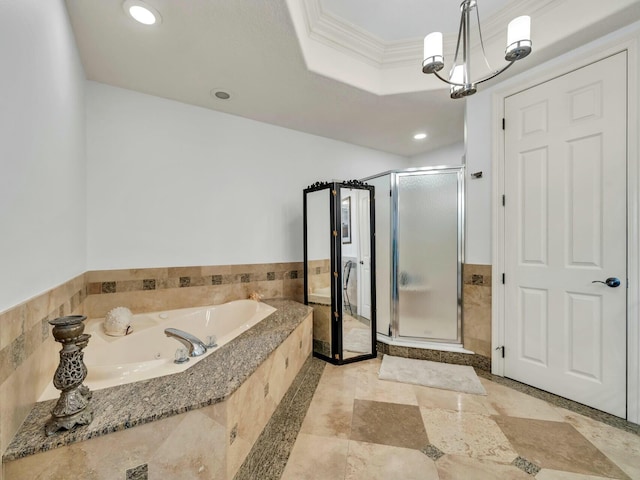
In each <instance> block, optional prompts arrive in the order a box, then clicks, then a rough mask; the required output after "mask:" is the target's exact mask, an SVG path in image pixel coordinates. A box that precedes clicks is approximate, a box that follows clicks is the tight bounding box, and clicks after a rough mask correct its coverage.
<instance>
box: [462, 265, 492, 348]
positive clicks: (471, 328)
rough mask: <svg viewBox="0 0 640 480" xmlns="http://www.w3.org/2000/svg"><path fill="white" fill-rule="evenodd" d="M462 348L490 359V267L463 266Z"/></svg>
mask: <svg viewBox="0 0 640 480" xmlns="http://www.w3.org/2000/svg"><path fill="white" fill-rule="evenodd" d="M462 288H463V291H462V295H463V301H464V306H463V315H464V320H463V324H462V329H463V331H462V338H463V343H464V347H465V348H466V349H468V350H472V351H473V352H475V353H476V354H478V355H483V356H485V357H488V358H491V265H473V264H468V263H466V264H464V267H463V286H462Z"/></svg>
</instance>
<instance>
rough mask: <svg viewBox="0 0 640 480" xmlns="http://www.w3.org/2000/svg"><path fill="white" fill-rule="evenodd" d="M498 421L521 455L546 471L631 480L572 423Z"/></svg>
mask: <svg viewBox="0 0 640 480" xmlns="http://www.w3.org/2000/svg"><path fill="white" fill-rule="evenodd" d="M494 420H495V421H496V423H497V424H498V425H499V426H500V428H501V429H502V431H503V432H504V434H505V435H506V436H507V438H508V439H509V441H510V442H511V444H512V445H513V447H514V448H515V449H516V451H517V452H518V454H519V455H520V456H522V457H524V458H526V459H527V460H529V461H530V462H533V463H535V464H536V465H539V466H540V467H542V468H549V469H552V470H560V471H566V472H574V473H583V474H586V475H600V476H604V477H613V478H624V479H627V478H629V477H628V476H627V475H625V474H624V472H622V470H620V469H619V468H618V467H617V466H616V465H615V464H614V463H613V462H611V461H610V460H609V459H608V458H607V457H606V456H605V455H604V454H603V453H602V452H600V451H599V450H598V449H597V448H596V447H594V446H593V444H592V443H590V442H589V441H588V440H587V439H586V438H584V437H583V436H582V435H581V434H580V433H579V432H578V431H577V430H576V429H575V428H573V427H572V426H571V425H569V424H568V423H564V422H550V421H546V420H533V419H530V418H516V417H494Z"/></svg>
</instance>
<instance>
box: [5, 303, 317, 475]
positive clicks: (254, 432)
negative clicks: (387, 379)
mask: <svg viewBox="0 0 640 480" xmlns="http://www.w3.org/2000/svg"><path fill="white" fill-rule="evenodd" d="M311 329H312V318H311V315H309V316H308V317H307V318H306V319H305V320H304V321H303V323H301V324H300V325H299V326H298V327H297V328H296V329H295V330H294V331H293V333H292V334H291V335H290V336H289V337H288V338H287V339H286V340H285V341H284V342H283V343H282V344H281V345H280V346H279V347H278V348H277V349H276V350H275V351H274V352H273V353H272V354H271V355H270V356H269V357H268V358H267V360H265V362H264V363H263V364H262V365H261V366H260V367H259V368H258V370H256V371H255V372H254V373H253V374H252V375H251V376H250V377H249V378H248V379H247V381H245V382H244V383H243V385H242V386H241V387H240V388H239V389H238V390H236V391H235V392H234V393H233V394H232V395H231V396H230V397H229V398H228V399H227V400H226V401H224V402H222V403H219V404H215V405H211V406H208V407H205V408H201V409H198V410H193V411H190V412H187V413H183V414H181V415H176V416H173V417H170V418H166V419H163V420H159V421H156V422H152V423H148V424H145V425H140V426H137V427H134V428H130V429H127V430H123V431H120V432H116V433H112V434H109V435H105V436H101V437H97V438H94V439H91V440H88V441H85V442H80V443H76V444H73V445H70V446H65V447H60V448H57V449H54V450H50V451H48V452H44V453H39V454H36V455H31V456H28V457H25V458H22V459H19V460H15V461H13V462H9V463H7V464H5V465H4V467H5V475H6V478H7V479H12V480H22V479H25V480H26V479H32V478H38V479H41V480H47V479H65V480H85V479H87V478H95V479H113V478H123V479H124V478H127V475H126V472H127V470H129V469H133V468H135V467H137V466H140V465H144V464H146V465H147V468H148V472H149V478H180V479H184V480H187V479H201V478H215V479H231V478H233V476H234V475H235V473H236V472H237V470H238V468H239V467H240V465H241V464H242V462H243V461H244V459H245V457H246V456H247V454H248V453H249V451H250V450H251V447H252V446H253V444H254V443H255V441H256V439H257V438H258V436H259V435H260V433H261V432H262V430H263V429H264V427H265V425H266V424H267V422H268V421H269V418H270V417H271V415H272V414H273V412H274V410H275V408H276V407H277V405H278V404H279V403H280V400H281V399H282V397H283V396H284V394H285V392H286V391H287V389H288V388H289V386H290V385H291V383H292V382H293V379H294V378H295V376H296V374H297V373H298V372H299V371H300V368H301V367H302V365H303V364H304V362H305V360H306V359H307V357H308V356H309V355H310V353H311Z"/></svg>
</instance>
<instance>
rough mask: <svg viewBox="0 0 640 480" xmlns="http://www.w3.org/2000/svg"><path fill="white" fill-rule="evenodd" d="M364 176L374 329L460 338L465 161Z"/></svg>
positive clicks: (407, 338)
mask: <svg viewBox="0 0 640 480" xmlns="http://www.w3.org/2000/svg"><path fill="white" fill-rule="evenodd" d="M365 181H366V182H367V183H369V184H370V185H373V186H375V191H376V210H375V221H376V226H377V228H376V237H375V244H376V272H375V273H376V277H375V278H376V298H377V305H378V310H377V322H378V325H377V333H378V335H379V336H382V338H381V340H383V341H385V339H386V338H388V339H389V340H391V341H393V342H398V343H397V344H398V345H402V344H406V345H412V346H413V345H416V344H418V343H419V344H421V345H429V344H430V343H434V344H436V343H437V344H440V345H441V344H447V345H450V346H453V347H456V346H460V345H461V344H462V308H461V306H462V262H463V256H464V247H463V241H464V235H463V226H464V167H463V166H455V167H446V166H443V167H425V168H419V169H411V170H400V171H392V172H385V173H381V174H379V175H375V176H373V177H369V178H366V179H365ZM403 342H404V343H403ZM434 347H435V345H434Z"/></svg>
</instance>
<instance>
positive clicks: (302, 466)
mask: <svg viewBox="0 0 640 480" xmlns="http://www.w3.org/2000/svg"><path fill="white" fill-rule="evenodd" d="M348 448H349V441H348V440H345V439H342V438H327V437H319V436H317V435H308V434H306V433H300V434H299V435H298V438H297V440H296V443H295V445H294V446H293V450H292V451H291V456H290V457H289V461H288V462H287V466H286V467H285V469H284V472H283V473H282V478H281V480H302V479H304V480H341V479H343V478H344V475H345V469H346V466H347V451H348Z"/></svg>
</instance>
